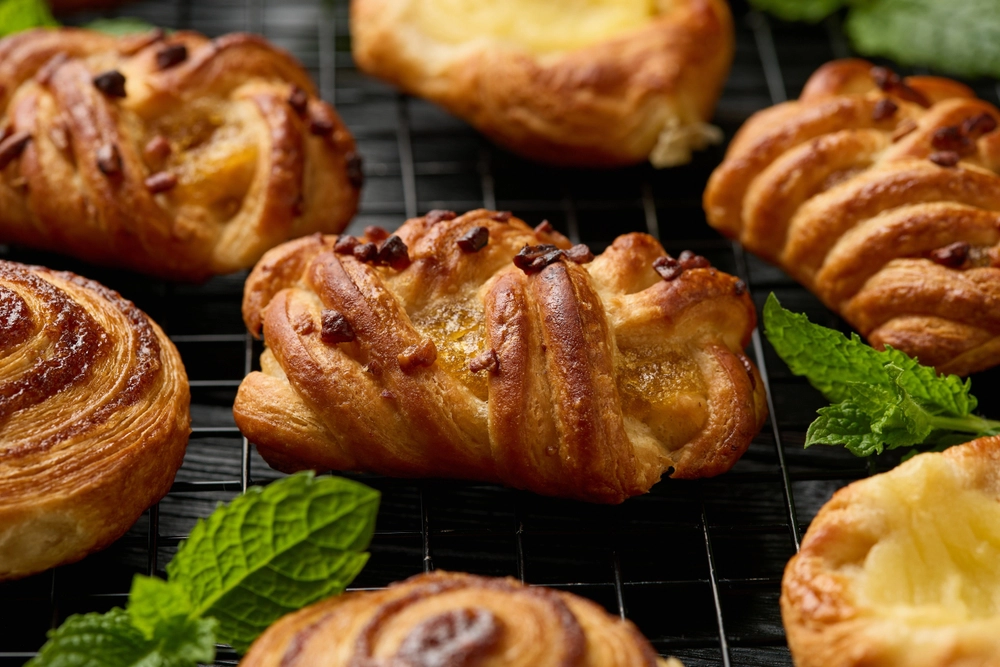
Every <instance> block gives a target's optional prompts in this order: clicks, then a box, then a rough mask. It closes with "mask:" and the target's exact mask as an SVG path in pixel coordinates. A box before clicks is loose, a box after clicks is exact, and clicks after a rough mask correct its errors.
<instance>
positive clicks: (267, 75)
mask: <svg viewBox="0 0 1000 667" xmlns="http://www.w3.org/2000/svg"><path fill="white" fill-rule="evenodd" d="M360 178H361V171H360V161H359V159H358V158H357V156H356V154H355V153H354V140H353V139H352V137H351V135H350V133H348V131H347V129H346V128H345V127H344V126H343V124H342V123H341V122H340V119H339V118H338V117H337V114H336V113H335V112H334V110H333V109H332V108H331V107H330V106H329V105H327V104H325V103H324V102H322V101H320V100H319V99H318V98H317V97H316V92H315V88H314V87H313V85H312V83H311V82H310V80H309V77H308V75H307V74H306V72H305V71H304V70H303V69H302V67H301V65H299V64H298V63H297V62H296V61H295V60H294V59H293V58H292V56H291V55H289V54H288V53H286V52H285V51H282V50H280V49H278V48H276V47H274V46H272V45H270V44H269V43H267V42H266V41H264V40H263V39H262V38H260V37H256V36H253V35H246V34H232V35H225V36H223V37H219V38H217V39H213V40H209V39H207V38H205V37H203V36H201V35H199V34H197V33H192V32H178V33H174V34H172V35H169V36H165V35H164V34H163V33H162V32H160V31H157V32H154V33H148V34H142V35H132V36H127V37H121V38H115V37H110V36H108V35H104V34H101V33H98V32H94V31H89V30H79V29H72V28H63V29H59V30H48V29H39V30H31V31H28V32H24V33H20V34H17V35H14V36H12V37H8V38H6V39H4V40H0V241H3V242H11V243H19V244H24V245H28V246H32V247H38V248H45V249H49V250H54V251H57V252H63V253H67V254H71V255H75V256H77V257H81V258H83V259H86V260H88V261H92V262H97V263H101V264H109V265H115V266H123V267H127V268H130V269H134V270H136V271H141V272H143V273H150V274H154V275H159V276H164V277H168V278H177V279H186V280H202V279H205V278H207V277H209V276H211V275H213V274H217V273H227V272H231V271H236V270H238V269H242V268H247V267H250V266H252V265H253V263H254V262H255V261H257V260H258V259H259V258H260V256H261V255H262V254H263V253H264V251H266V250H267V249H269V248H271V247H273V246H275V245H277V244H279V243H281V242H283V241H286V240H288V239H289V238H294V237H296V236H302V235H305V234H310V233H313V232H316V231H323V232H337V231H340V230H341V229H343V227H344V226H345V225H346V224H347V221H348V220H350V218H351V216H353V214H354V211H355V208H356V206H357V199H358V188H359V187H360Z"/></svg>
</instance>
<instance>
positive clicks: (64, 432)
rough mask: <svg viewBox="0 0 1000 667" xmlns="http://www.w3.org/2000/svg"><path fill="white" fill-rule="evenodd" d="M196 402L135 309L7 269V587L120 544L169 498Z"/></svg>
mask: <svg viewBox="0 0 1000 667" xmlns="http://www.w3.org/2000/svg"><path fill="white" fill-rule="evenodd" d="M189 403H190V395H189V392H188V384H187V376H186V375H185V373H184V367H183V365H182V364H181V360H180V357H179V355H178V354H177V350H176V349H175V348H174V346H173V344H172V343H171V342H170V341H169V339H168V338H167V337H166V336H165V335H164V334H163V332H162V331H161V330H160V329H159V327H157V326H156V324H154V323H153V322H152V321H150V320H149V318H147V317H146V315H145V314H144V313H142V311H140V310H139V309H138V308H136V307H135V306H134V305H133V304H132V303H131V302H130V301H127V300H125V299H123V298H122V297H121V296H119V295H118V293H117V292H114V291H112V290H110V289H108V288H106V287H104V286H102V285H100V284H98V283H96V282H93V281H91V280H87V279H86V278H81V277H80V276H77V275H74V274H72V273H57V272H53V271H49V270H48V269H44V268H41V267H28V266H25V265H22V264H15V263H13V262H6V261H0V580H2V579H10V578H17V577H23V576H26V575H28V574H32V573H34V572H40V571H42V570H45V569H48V568H50V567H53V566H56V565H60V564H64V563H70V562H73V561H76V560H79V559H80V558H83V557H84V556H85V555H87V554H88V553H90V552H92V551H96V550H98V549H101V548H104V547H106V546H107V545H109V544H110V543H111V542H113V541H114V540H116V539H118V538H119V537H121V535H123V534H124V533H125V532H126V531H127V530H128V529H129V528H130V527H131V526H132V524H133V523H134V522H135V520H136V519H137V518H138V517H139V515H141V514H142V512H143V511H145V510H146V508H147V507H149V506H150V505H152V504H153V503H155V502H156V501H158V500H159V499H160V498H162V497H163V496H164V495H165V494H166V493H167V491H168V490H169V489H170V485H171V484H172V483H173V479H174V474H175V473H176V472H177V469H178V468H179V467H180V465H181V460H182V459H183V457H184V448H185V445H186V444H187V438H188V433H189V432H190V429H189V424H190V417H189V414H188V406H189Z"/></svg>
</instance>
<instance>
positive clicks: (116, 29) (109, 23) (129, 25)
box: [83, 16, 156, 37]
mask: <svg viewBox="0 0 1000 667" xmlns="http://www.w3.org/2000/svg"><path fill="white" fill-rule="evenodd" d="M83 27H84V28H89V29H90V30H96V31H97V32H103V33H104V34H106V35H111V36H113V37H122V36H124V35H134V34H135V33H138V32H149V31H150V30H155V29H156V26H155V25H153V24H152V23H150V22H149V21H144V20H142V19H139V18H135V17H134V16H120V17H118V18H113V19H96V20H94V21H91V22H90V23H87V24H86V25H84V26H83Z"/></svg>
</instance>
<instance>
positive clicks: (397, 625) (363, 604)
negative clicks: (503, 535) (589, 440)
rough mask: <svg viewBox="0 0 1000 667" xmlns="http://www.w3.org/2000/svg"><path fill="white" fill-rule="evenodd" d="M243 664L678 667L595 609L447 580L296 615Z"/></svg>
mask: <svg viewBox="0 0 1000 667" xmlns="http://www.w3.org/2000/svg"><path fill="white" fill-rule="evenodd" d="M240 664H241V665H243V666H244V667H267V666H269V665H274V666H275V667H277V666H278V665H280V666H281V667H302V666H305V665H329V667H348V666H349V665H373V666H374V665H379V666H382V665H401V666H402V665H406V666H407V667H411V666H412V667H431V666H433V665H442V666H443V665H455V666H462V665H469V666H471V665H480V664H481V665H487V664H489V665H491V666H495V667H657V666H658V665H659V666H660V667H680V663H679V662H678V661H677V660H676V659H670V660H664V659H662V658H657V656H656V653H655V652H654V651H653V647H652V646H650V644H649V642H648V641H647V640H646V638H645V637H643V636H642V635H641V634H640V633H639V631H638V630H637V629H636V627H635V626H634V625H632V623H630V622H629V621H625V620H621V619H618V618H615V617H613V616H611V615H610V614H608V613H607V612H606V611H604V609H603V608H602V607H600V606H599V605H597V604H595V603H593V602H591V601H590V600H585V599H583V598H581V597H578V596H576V595H571V594H570V593H563V592H561V591H556V590H552V589H548V588H540V587H532V588H529V587H527V586H525V585H524V584H522V583H520V582H518V581H517V580H515V579H511V578H506V579H499V578H491V577H477V576H474V575H471V574H462V573H455V572H441V571H438V572H432V573H430V574H421V575H418V576H415V577H411V578H410V579H407V580H406V581H403V582H399V583H395V584H393V585H391V586H389V588H386V589H383V590H380V591H367V592H359V593H347V594H345V595H341V596H338V597H333V598H329V599H327V600H324V601H322V602H319V603H317V604H314V605H312V606H309V607H306V608H305V609H302V610H301V611H297V612H295V613H293V614H289V615H288V616H285V617H284V618H282V619H281V620H280V621H278V622H277V623H275V624H274V625H272V626H271V627H270V628H268V630H267V631H266V632H265V633H264V634H263V635H261V636H260V638H258V639H257V641H256V642H254V644H253V646H251V647H250V650H249V652H247V655H246V657H245V658H243V661H242V662H241V663H240Z"/></svg>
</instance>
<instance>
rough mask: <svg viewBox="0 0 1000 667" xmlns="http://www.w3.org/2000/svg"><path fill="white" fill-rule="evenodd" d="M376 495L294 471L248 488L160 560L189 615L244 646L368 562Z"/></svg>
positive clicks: (334, 588) (339, 589)
mask: <svg viewBox="0 0 1000 667" xmlns="http://www.w3.org/2000/svg"><path fill="white" fill-rule="evenodd" d="M378 502H379V494H378V492H377V491H374V490H373V489H370V488H368V487H366V486H364V485H363V484H359V483H356V482H352V481H350V480H346V479H343V478H339V477H321V478H315V477H314V476H313V475H312V473H299V474H297V475H293V476H291V477H288V478H286V479H284V480H282V481H281V482H277V483H274V484H271V485H270V486H268V487H266V488H263V489H261V488H259V487H254V488H251V489H248V490H247V492H246V493H245V494H244V495H242V496H240V497H238V498H236V499H235V500H233V502H232V503H230V504H229V505H228V506H220V507H219V508H218V509H217V510H216V511H215V512H213V513H212V515H211V516H210V517H209V518H208V519H205V520H201V521H199V522H198V524H197V525H196V526H195V527H194V529H193V530H192V531H191V535H190V536H189V537H188V539H187V541H185V542H184V543H183V544H182V545H181V547H180V549H179V550H178V551H177V555H176V556H175V557H174V559H173V560H172V561H171V562H170V564H169V565H168V566H167V573H168V575H169V579H170V583H171V585H179V586H181V587H182V588H184V590H185V591H186V592H187V594H188V596H189V598H190V600H191V602H192V607H193V610H194V611H193V613H194V614H196V615H199V616H203V617H205V616H211V617H214V618H216V619H218V621H219V639H220V640H222V641H224V642H226V643H228V644H230V645H232V646H233V648H235V649H236V650H237V651H240V652H242V651H245V650H246V649H247V648H248V647H249V645H250V644H251V643H252V642H253V640H254V639H256V638H257V636H258V635H259V634H260V633H261V632H263V631H264V630H265V629H266V628H267V626H269V625H270V624H271V623H273V622H274V621H275V620H277V619H278V618H280V617H281V616H283V615H285V614H287V613H289V612H291V611H295V610H297V609H299V608H301V607H303V606H305V605H308V604H311V603H313V602H315V601H317V600H320V599H322V598H325V597H328V596H330V595H334V594H337V593H340V592H342V591H343V590H344V588H345V587H346V586H347V585H348V584H349V583H350V582H351V581H352V580H353V579H354V577H356V576H357V575H358V573H359V572H360V571H361V568H362V567H364V565H365V563H366V562H367V560H368V554H367V553H363V550H364V549H366V548H367V547H368V544H369V542H370V541H371V537H372V533H373V531H374V527H375V514H376V512H377V510H378Z"/></svg>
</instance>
